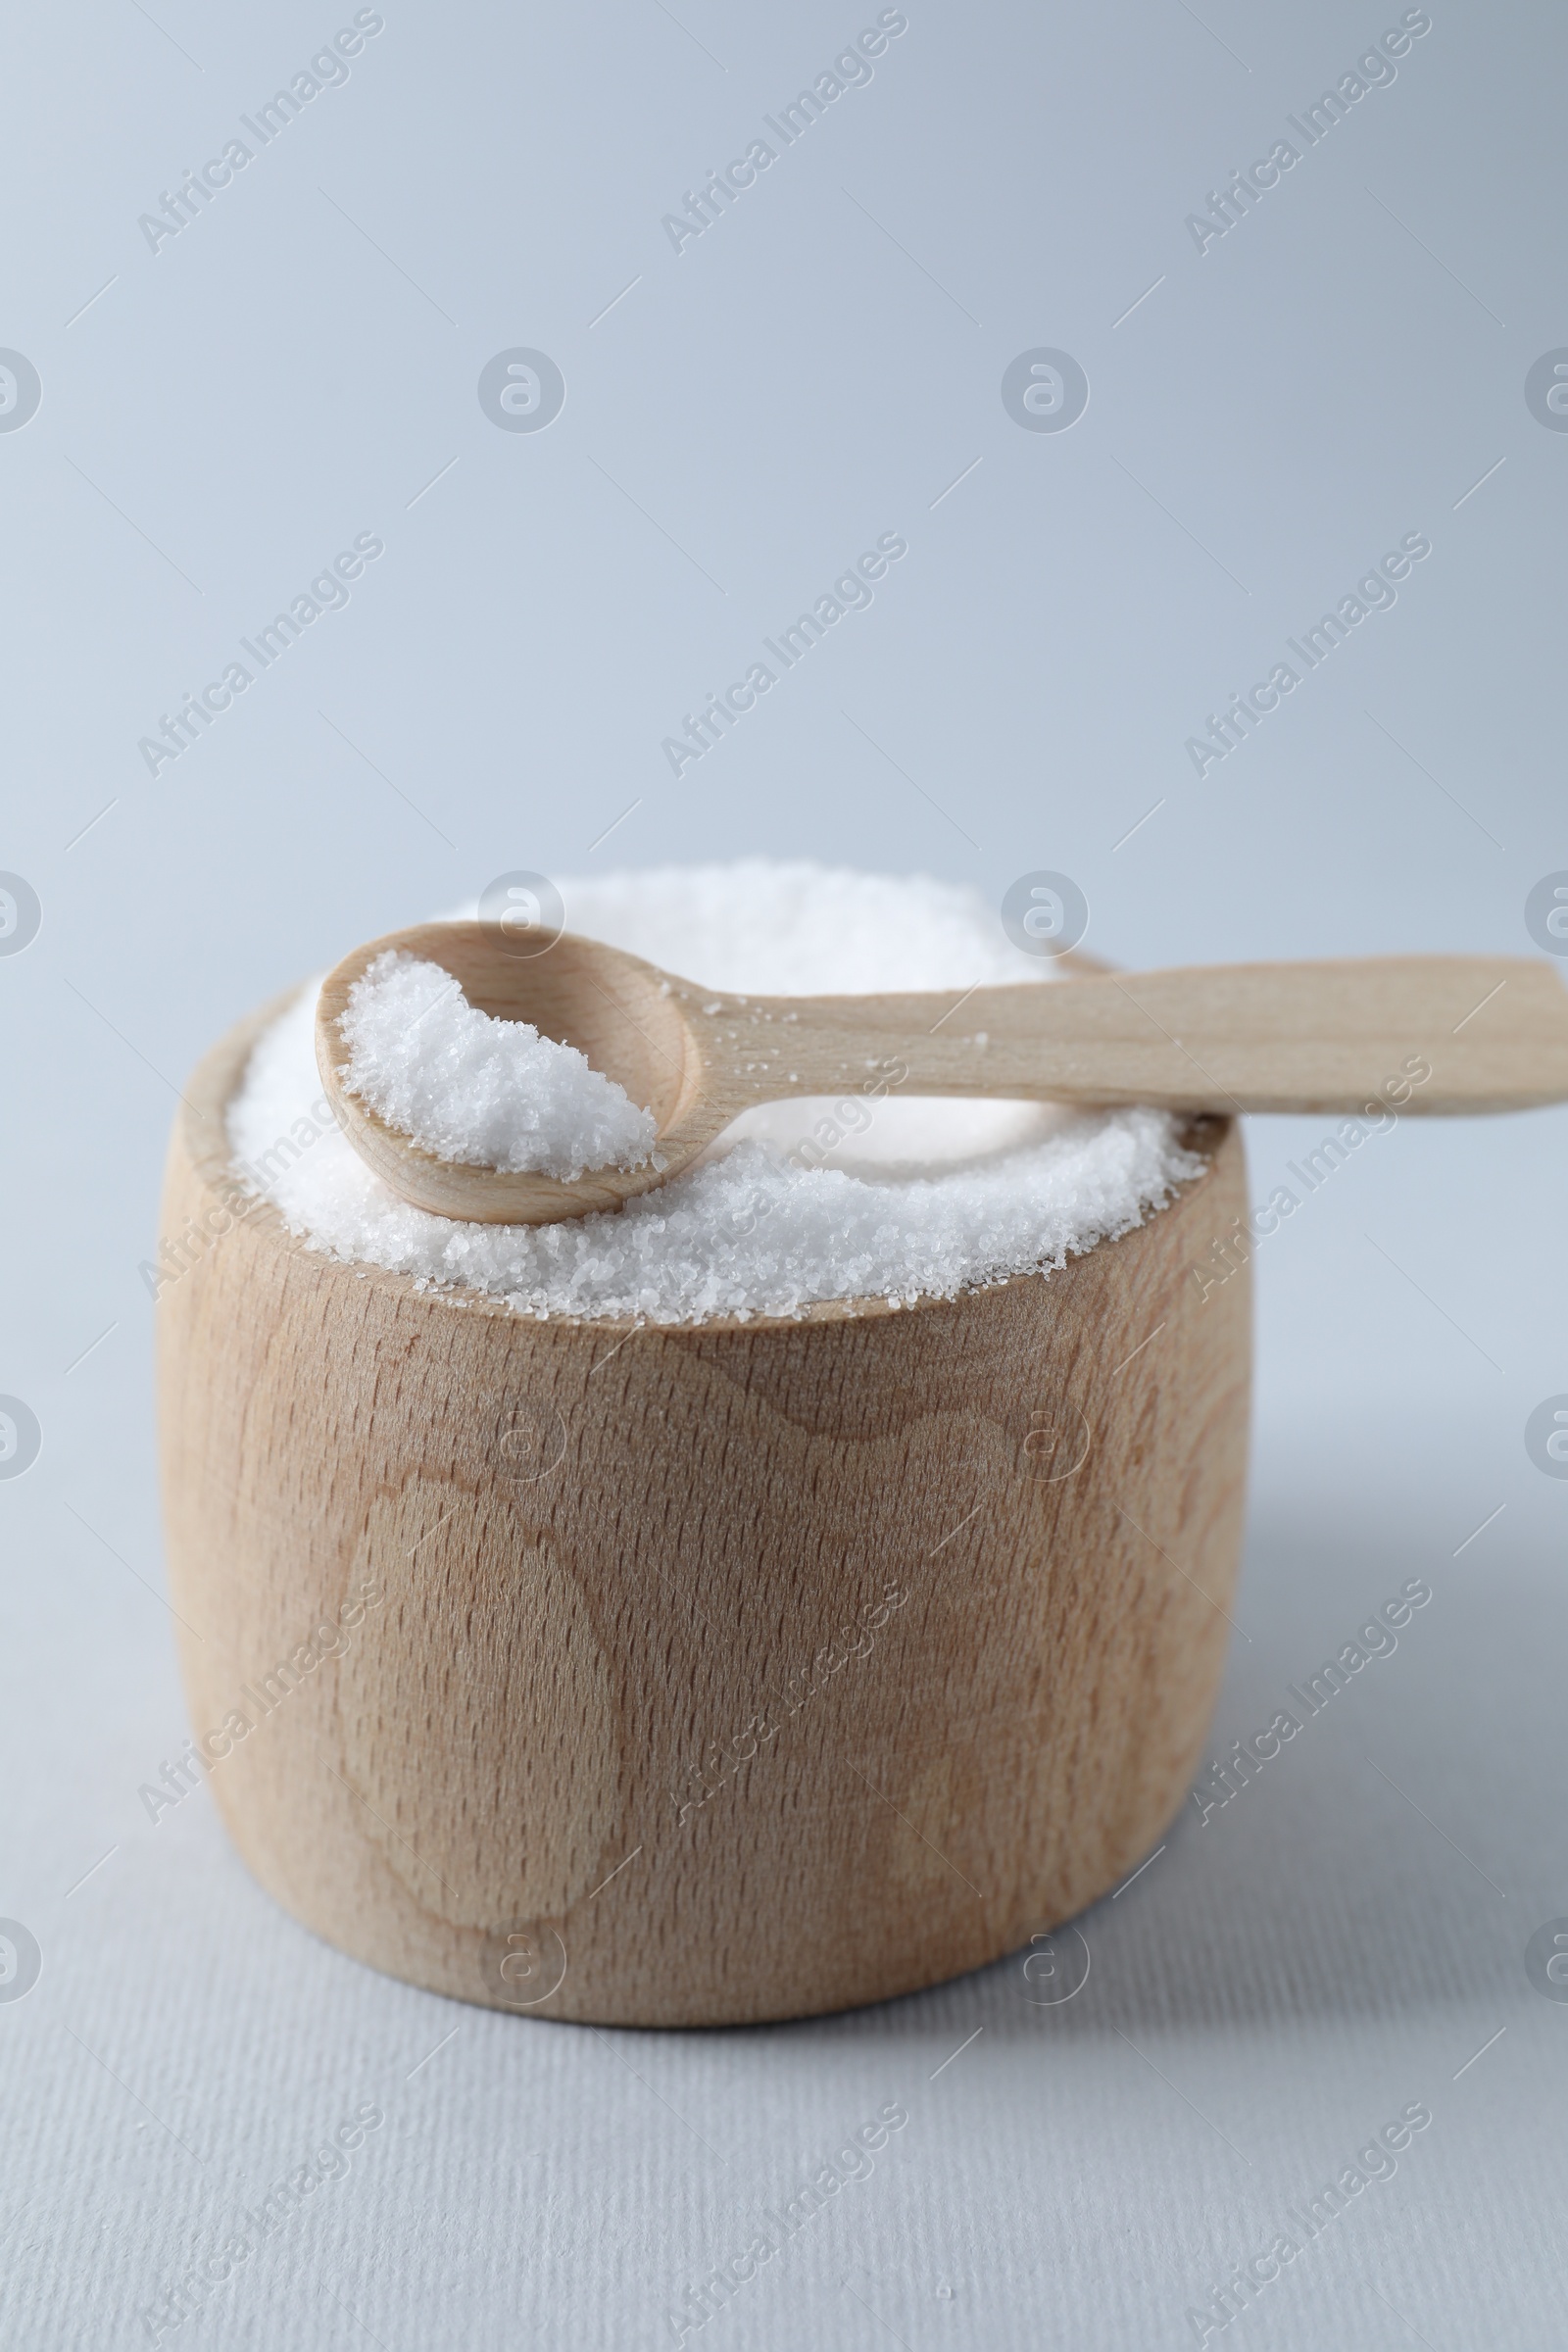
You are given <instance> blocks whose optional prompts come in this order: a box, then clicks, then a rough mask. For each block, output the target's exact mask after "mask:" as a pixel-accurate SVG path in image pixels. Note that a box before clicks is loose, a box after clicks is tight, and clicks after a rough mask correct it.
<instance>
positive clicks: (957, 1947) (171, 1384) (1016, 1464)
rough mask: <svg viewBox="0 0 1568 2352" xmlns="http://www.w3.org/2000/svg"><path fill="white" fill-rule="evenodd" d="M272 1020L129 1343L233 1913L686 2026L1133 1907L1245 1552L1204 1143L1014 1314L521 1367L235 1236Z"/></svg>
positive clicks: (538, 1331) (529, 1327)
mask: <svg viewBox="0 0 1568 2352" xmlns="http://www.w3.org/2000/svg"><path fill="white" fill-rule="evenodd" d="M279 1009H280V1007H279V1006H278V1005H270V1006H268V1007H266V1008H265V1009H264V1010H263V1011H262V1012H260V1013H257V1014H255V1015H253V1016H252V1017H251V1018H250V1019H248V1020H246V1021H243V1022H241V1023H240V1024H239V1025H238V1026H237V1027H236V1028H234V1029H233V1030H231V1031H230V1032H229V1034H228V1035H227V1036H226V1037H225V1038H224V1039H223V1040H222V1041H221V1044H219V1045H218V1046H217V1047H216V1048H215V1049H214V1050H213V1052H212V1053H211V1054H209V1055H208V1056H207V1058H206V1060H205V1061H203V1062H202V1064H201V1065H200V1067H199V1069H198V1070H197V1072H196V1074H195V1077H194V1078H193V1080H192V1082H191V1084H190V1087H189V1090H188V1105H189V1106H188V1107H187V1108H184V1109H182V1110H181V1112H180V1113H179V1115H178V1118H177V1120H176V1123H175V1127H174V1133H173V1138H172V1147H171V1152H170V1161H169V1172H168V1179H167V1187H166V1193H165V1205H164V1228H163V1230H164V1234H165V1236H166V1237H168V1239H169V1241H170V1242H171V1243H173V1244H174V1245H175V1248H174V1250H173V1251H172V1254H167V1255H166V1262H168V1263H170V1264H172V1263H173V1262H175V1260H176V1259H178V1258H180V1257H183V1259H184V1260H185V1261H186V1266H187V1270H185V1271H183V1272H180V1273H178V1274H177V1275H173V1276H172V1278H171V1279H170V1280H168V1281H167V1282H166V1283H164V1284H162V1285H161V1286H160V1287H161V1293H162V1295H161V1297H160V1299H159V1313H158V1324H159V1354H160V1373H159V1377H160V1400H161V1421H162V1452H163V1481H164V1498H165V1511H166V1517H167V1525H168V1545H169V1562H170V1580H171V1590H172V1598H173V1602H174V1606H175V1608H176V1609H177V1610H178V1611H179V1613H180V1617H181V1619H183V1620H187V1621H188V1622H189V1624H190V1626H191V1627H192V1628H193V1629H194V1633H190V1634H187V1633H185V1632H183V1631H182V1632H181V1634H180V1654H181V1663H182V1667H183V1672H184V1680H185V1689H186V1692H187V1695H188V1698H189V1702H190V1710H191V1720H192V1724H193V1727H194V1732H195V1740H194V1742H193V1745H194V1749H195V1752H196V1754H197V1756H198V1758H199V1760H200V1762H201V1763H202V1765H203V1766H204V1768H205V1769H206V1771H207V1772H208V1775H209V1777H210V1782H211V1787H212V1790H213V1793H214V1795H215V1797H216V1798H217V1801H218V1804H219V1807H220V1809H221V1813H222V1815H223V1818H224V1820H225V1821H226V1822H227V1824H228V1828H229V1830H230V1833H231V1834H232V1836H233V1838H234V1841H235V1843H236V1844H237V1846H238V1847H239V1850H240V1852H241V1853H242V1854H243V1856H244V1857H245V1860H246V1862H247V1863H248V1864H249V1866H250V1868H251V1869H252V1870H253V1871H254V1873H255V1874H256V1876H257V1878H258V1879H259V1880H260V1881H261V1883H262V1885H263V1886H264V1887H267V1888H268V1890H269V1891H270V1893H271V1894H272V1895H274V1896H275V1897H276V1899H277V1900H278V1901H279V1902H280V1903H282V1904H283V1905H284V1907H285V1908H286V1909H287V1910H289V1911H291V1912H293V1914H294V1915H295V1917H296V1918H298V1919H300V1920H302V1921H303V1922H304V1923H305V1925H306V1926H307V1927H310V1928H312V1929H314V1930H315V1931H316V1933H317V1934H318V1935H319V1936H324V1937H325V1938H326V1939H327V1941H328V1942H330V1943H333V1944H335V1945H337V1946H338V1947H339V1948H340V1949H341V1950H343V1951H345V1952H349V1953H352V1954H353V1955H354V1956H355V1957H356V1958H357V1959H361V1960H364V1961H367V1962H368V1964H369V1965H370V1966H371V1967H373V1968H378V1969H384V1970H386V1971H387V1972H389V1973H390V1974H391V1975H394V1976H398V1977H403V1978H406V1979H408V1980H409V1981H410V1982H412V1983H413V1984H416V1985H426V1986H428V1987H430V1988H431V1989H432V1990H434V1991H438V1992H445V1993H451V1994H455V1995H456V1996H458V1997H459V1998H461V1999H464V2000H469V2001H478V2002H483V2003H487V2004H489V2005H490V2006H492V2007H497V2008H516V2009H519V2010H527V2011H530V2012H532V2013H533V2014H536V2015H541V2016H553V2017H564V2018H577V2019H590V2020H593V2021H596V2022H599V2023H604V2024H613V2025H636V2026H653V2025H658V2026H694V2025H709V2026H714V2025H729V2024H741V2023H751V2022H756V2021H759V2020H762V2019H768V2018H786V2017H799V2016H805V2015H810V2014H813V2013H815V2012H818V2011H823V2010H833V2009H842V2008H846V2007H849V2006H851V2005H853V2004H855V2003H858V2002H862V2001H872V2000H878V1999H883V1998H885V1997H887V1996H888V1995H890V1994H894V1993H902V1992H908V1991H911V1990H913V1989H915V1988H917V1987H919V1986H921V1985H933V1984H936V1983H939V1982H940V1981H941V1980H943V1979H944V1978H948V1977H952V1976H956V1975H957V1974H959V1973H960V1972H961V1971H963V1970H965V1969H971V1968H977V1967H979V1966H980V1965H981V1964H982V1963H984V1962H986V1961H990V1960H994V1959H996V1958H997V1957H998V1956H999V1955H1000V1954H1002V1953H1005V1952H1007V1951H1010V1950H1012V1949H1014V1948H1015V1947H1017V1946H1018V1945H1019V1944H1021V1943H1024V1942H1026V1941H1027V1940H1028V1938H1029V1937H1030V1936H1031V1935H1032V1934H1035V1933H1038V1932H1040V1931H1043V1930H1046V1929H1049V1928H1051V1927H1053V1926H1054V1925H1055V1924H1056V1923H1057V1922H1059V1921H1061V1920H1064V1919H1067V1918H1069V1917H1070V1916H1071V1915H1072V1914H1073V1913H1074V1912H1076V1911H1079V1910H1081V1909H1082V1908H1083V1907H1084V1905H1085V1904H1087V1903H1090V1902H1093V1901H1094V1900H1095V1898H1096V1897H1097V1896H1099V1895H1102V1894H1103V1893H1104V1892H1105V1890H1106V1889H1107V1888H1108V1887H1113V1886H1114V1885H1115V1884H1116V1883H1117V1881H1118V1879H1120V1878H1121V1877H1122V1876H1123V1875H1124V1874H1125V1873H1126V1872H1127V1871H1129V1870H1131V1869H1132V1868H1133V1866H1134V1865H1135V1864H1136V1863H1137V1862H1138V1861H1139V1859H1140V1858H1141V1857H1142V1856H1143V1855H1144V1854H1145V1853H1146V1852H1147V1851H1148V1850H1149V1848H1150V1846H1151V1845H1152V1843H1153V1842H1154V1841H1155V1840H1156V1839H1157V1838H1158V1837H1159V1834H1160V1832H1161V1830H1162V1829H1164V1827H1165V1826H1166V1824H1167V1823H1168V1822H1169V1821H1170V1819H1171V1818H1172V1815H1173V1814H1174V1812H1175V1811H1176V1809H1177V1808H1178V1806H1179V1805H1180V1803H1181V1801H1182V1797H1183V1794H1184V1792H1185V1789H1186V1788H1187V1786H1188V1784H1189V1781H1190V1779H1191V1776H1192V1774H1193V1771H1194V1768H1195V1766H1196V1764H1197V1762H1198V1759H1199V1752H1200V1747H1201V1742H1202V1740H1203V1738H1204V1735H1205V1732H1206V1729H1207V1724H1208V1719H1209V1714H1210V1710H1211V1707H1212V1704H1213V1700H1214V1696H1215V1692H1216V1690H1217V1686H1218V1682H1219V1677H1220V1673H1221V1669H1222V1665H1223V1661H1224V1656H1225V1642H1226V1632H1227V1623H1226V1615H1225V1612H1226V1610H1227V1609H1228V1608H1229V1606H1230V1602H1231V1595H1232V1590H1233V1586H1234V1583H1235V1577H1236V1571H1237V1565H1238V1556H1239V1551H1240V1544H1241V1526H1242V1505H1243V1488H1244V1480H1245V1469H1246V1451H1247V1421H1248V1396H1249V1378H1250V1301H1249V1294H1248V1276H1247V1272H1246V1270H1245V1268H1244V1269H1243V1270H1241V1271H1240V1272H1238V1273H1237V1274H1236V1275H1235V1276H1234V1277H1233V1278H1232V1279H1231V1280H1229V1281H1227V1282H1225V1283H1224V1284H1223V1285H1221V1286H1217V1287H1216V1286H1213V1285H1210V1286H1209V1287H1208V1295H1207V1297H1206V1299H1205V1298H1204V1297H1203V1295H1202V1289H1203V1286H1202V1285H1201V1283H1200V1282H1199V1281H1198V1280H1196V1279H1195V1277H1194V1274H1193V1271H1192V1269H1193V1267H1194V1266H1195V1265H1196V1264H1197V1263H1199V1262H1200V1261H1202V1260H1205V1259H1207V1257H1208V1255H1209V1250H1210V1248H1211V1245H1212V1243H1213V1242H1214V1241H1215V1240H1216V1239H1218V1238H1220V1237H1221V1236H1223V1235H1225V1234H1227V1233H1228V1232H1229V1230H1230V1229H1231V1227H1232V1226H1233V1224H1234V1222H1235V1220H1236V1219H1237V1217H1238V1216H1240V1215H1241V1214H1243V1213H1244V1212H1245V1208H1246V1194H1245V1185H1244V1162H1243V1154H1242V1145H1241V1140H1240V1137H1239V1135H1238V1134H1237V1133H1236V1131H1235V1130H1234V1129H1233V1128H1232V1126H1231V1125H1230V1124H1229V1123H1228V1122H1221V1121H1207V1122H1202V1123H1200V1124H1199V1125H1198V1126H1197V1127H1195V1129H1194V1130H1193V1132H1192V1135H1191V1137H1190V1139H1189V1140H1190V1142H1191V1143H1192V1145H1193V1148H1194V1149H1195V1150H1197V1151H1199V1152H1201V1154H1202V1156H1203V1158H1204V1159H1205V1161H1206V1163H1207V1167H1206V1172H1205V1174H1204V1175H1203V1176H1202V1177H1201V1178H1200V1179H1198V1180H1197V1181H1195V1182H1194V1183H1192V1184H1189V1185H1188V1186H1186V1187H1185V1188H1184V1189H1183V1192H1182V1194H1181V1196H1180V1197H1179V1198H1178V1199H1177V1200H1176V1201H1174V1202H1173V1203H1172V1204H1171V1205H1170V1206H1169V1207H1168V1208H1166V1209H1164V1210H1163V1211H1162V1212H1161V1213H1160V1214H1158V1215H1157V1216H1154V1217H1152V1219H1151V1220H1150V1221H1149V1222H1148V1223H1147V1224H1145V1225H1143V1226H1141V1227H1140V1228H1138V1229H1137V1230H1136V1231H1134V1232H1132V1233H1129V1234H1127V1235H1125V1236H1124V1237H1123V1238H1122V1239H1121V1240H1119V1241H1114V1242H1104V1243H1102V1244H1101V1245H1100V1247H1099V1248H1098V1249H1096V1250H1091V1251H1090V1252H1088V1254H1086V1255H1084V1256H1082V1257H1077V1258H1074V1259H1072V1260H1071V1261H1070V1262H1069V1264H1068V1265H1067V1266H1066V1267H1065V1268H1064V1269H1063V1270H1062V1271H1061V1272H1059V1273H1055V1274H1052V1275H1051V1276H1050V1277H1049V1278H1047V1277H1042V1276H1039V1275H1029V1276H1024V1277H1021V1278H1019V1279H1017V1280H1015V1281H1011V1282H1008V1283H1005V1284H1003V1285H1000V1286H998V1287H996V1288H994V1289H990V1290H985V1291H981V1292H977V1293H974V1294H971V1295H969V1296H967V1297H964V1298H961V1299H956V1300H953V1301H951V1302H948V1301H942V1300H937V1301H932V1302H929V1303H926V1304H923V1305H920V1306H916V1307H914V1308H911V1309H906V1310H904V1311H893V1310H890V1309H889V1308H888V1307H887V1306H886V1304H885V1303H884V1302H883V1301H881V1300H870V1301H856V1302H852V1303H837V1304H833V1305H829V1306H823V1307H820V1308H817V1309H815V1310H813V1311H812V1312H811V1313H809V1315H808V1316H806V1317H804V1318H803V1319H802V1320H799V1321H784V1320H773V1319H767V1318H759V1319H757V1320H754V1321H751V1322H739V1321H723V1322H714V1323H705V1324H702V1325H697V1326H680V1327H663V1326H649V1327H644V1328H640V1329H629V1328H628V1327H627V1326H626V1325H625V1324H623V1323H619V1324H617V1323H610V1322H604V1321H571V1320H559V1321H558V1320H552V1321H549V1322H536V1321H533V1320H531V1319H528V1318H524V1317H522V1316H519V1315H516V1314H514V1313H511V1312H509V1311H508V1310H507V1309H506V1308H505V1307H504V1306H502V1305H500V1304H499V1303H498V1302H497V1301H495V1300H493V1299H485V1298H481V1297H478V1296H475V1295H473V1294H463V1295H461V1296H456V1297H455V1296H453V1295H450V1294H440V1293H432V1292H425V1291H420V1290H419V1289H417V1287H416V1285H415V1283H414V1282H413V1281H412V1280H411V1279H409V1278H407V1277H405V1276H402V1275H396V1274H389V1273H384V1272H381V1271H380V1270H378V1269H376V1268H373V1267H355V1266H350V1265H344V1264H340V1263H339V1262H337V1261H336V1260H334V1259H331V1258H328V1257H324V1256H319V1255H317V1254H315V1253H314V1252H312V1251H311V1250H307V1249H306V1248H305V1247H304V1245H303V1244H302V1243H300V1242H298V1241H296V1240H295V1239H294V1238H293V1237H291V1236H290V1235H289V1234H288V1233H287V1232H286V1231H285V1229H284V1227H283V1225H282V1224H281V1222H280V1220H279V1218H278V1216H277V1214H276V1212H275V1211H274V1210H273V1209H272V1208H271V1207H270V1205H268V1204H266V1203H252V1202H249V1201H245V1200H244V1199H242V1198H238V1197H237V1194H236V1181H235V1178H234V1176H233V1174H232V1172H231V1171H230V1169H229V1165H228V1146H227V1138H226V1132H225V1125H224V1119H225V1112H226V1107H227V1104H228V1103H229V1100H230V1098H231V1096H232V1094H233V1092H234V1090H235V1088H236V1086H237V1085H238V1083H239V1081H240V1079H241V1077H242V1074H243V1071H244V1068H245V1064H246V1060H247V1058H248V1055H249V1054H250V1051H251V1048H252V1046H253V1045H254V1043H255V1041H256V1039H257V1037H258V1035H259V1034H260V1033H261V1032H262V1030H263V1029H264V1027H265V1026H266V1025H267V1024H268V1023H269V1022H270V1020H271V1019H273V1018H275V1016H276V1014H277V1012H278V1010H279ZM196 1635H199V1636H200V1639H197V1638H195V1637H196Z"/></svg>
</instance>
